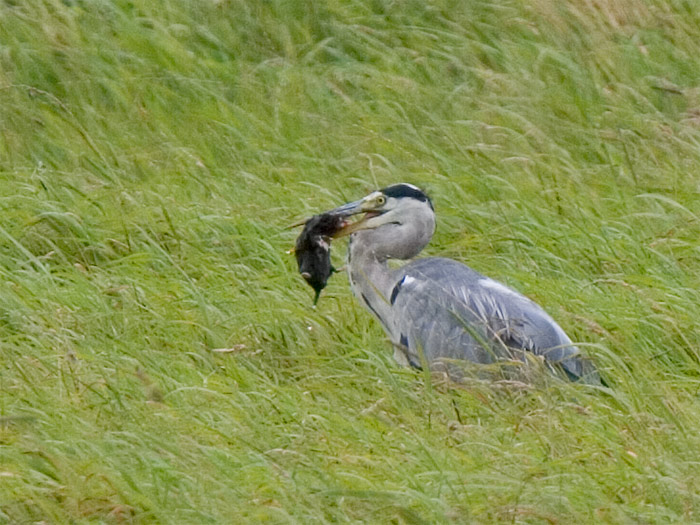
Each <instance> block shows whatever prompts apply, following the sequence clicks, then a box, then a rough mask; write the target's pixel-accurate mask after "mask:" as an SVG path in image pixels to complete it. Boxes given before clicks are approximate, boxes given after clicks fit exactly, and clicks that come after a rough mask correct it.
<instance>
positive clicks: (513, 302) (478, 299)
mask: <svg viewBox="0 0 700 525" xmlns="http://www.w3.org/2000/svg"><path fill="white" fill-rule="evenodd" d="M397 277H398V279H397V283H396V285H395V286H394V288H393V290H392V293H391V296H390V298H389V299H390V302H391V306H392V313H393V316H392V318H393V321H394V322H393V326H392V332H393V333H392V336H393V337H394V339H395V343H398V344H399V345H400V346H401V347H402V348H404V349H405V351H406V352H407V357H408V359H409V362H411V363H412V364H414V365H418V364H419V363H420V362H421V360H422V358H424V359H425V360H426V361H427V362H428V363H430V362H433V361H435V360H437V359H440V358H448V359H466V360H469V361H473V362H476V363H492V362H494V361H496V360H497V359H501V358H518V357H522V356H521V355H520V356H519V352H522V351H528V352H532V353H533V354H535V355H541V356H544V358H545V359H546V361H547V362H549V363H558V364H559V365H560V366H561V367H562V369H563V370H564V371H565V372H566V373H567V375H569V376H570V377H572V378H575V379H578V378H581V377H583V376H587V375H592V374H595V370H594V368H593V367H592V365H591V364H590V363H588V362H587V361H586V360H585V359H582V358H580V356H579V350H578V348H576V346H575V345H574V344H573V343H572V342H571V340H570V339H569V337H567V335H566V334H565V333H564V331H563V330H562V329H561V328H560V327H559V325H558V324H557V323H556V322H555V321H554V320H553V319H552V318H551V317H550V316H549V315H548V314H547V313H546V312H545V311H544V310H543V309H542V308H541V307H539V306H538V305H537V304H536V303H534V302H533V301H531V300H530V299H528V298H526V297H525V296H523V295H521V294H519V293H518V292H516V291H514V290H512V289H510V288H508V287H507V286H505V285H503V284H500V283H498V282H496V281H494V280H492V279H489V278H488V277H484V276H483V275H481V274H479V273H478V272H475V271H474V270H472V269H471V268H469V267H467V266H465V265H463V264H461V263H458V262H456V261H452V260H450V259H442V258H427V259H419V260H417V261H414V262H412V263H409V264H407V265H405V266H403V267H402V268H401V269H400V270H398V271H397ZM421 354H422V356H421ZM596 378H597V375H596ZM593 382H596V379H595V378H593Z"/></svg>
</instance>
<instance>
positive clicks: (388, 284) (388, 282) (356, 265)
mask: <svg viewBox="0 0 700 525" xmlns="http://www.w3.org/2000/svg"><path fill="white" fill-rule="evenodd" d="M386 260H387V257H386V256H384V255H383V254H378V253H376V251H374V250H373V249H372V247H371V246H370V245H369V244H368V243H366V242H364V241H363V237H362V236H361V235H353V237H352V239H351V241H350V245H349V247H348V277H349V278H350V286H351V288H352V291H353V293H354V294H355V296H357V298H358V299H360V301H362V302H363V303H365V304H366V305H367V306H368V307H369V308H370V309H371V310H373V312H374V314H375V315H376V316H377V317H379V319H380V321H382V324H384V323H385V320H388V319H390V316H389V315H388V312H389V309H390V306H391V303H390V297H391V291H392V289H393V286H394V284H395V283H394V281H395V280H396V279H395V278H394V277H393V273H394V272H393V271H392V270H391V269H390V268H389V265H388V264H387V262H386ZM385 328H387V329H389V327H388V326H386V324H385Z"/></svg>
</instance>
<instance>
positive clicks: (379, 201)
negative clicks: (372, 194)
mask: <svg viewBox="0 0 700 525" xmlns="http://www.w3.org/2000/svg"><path fill="white" fill-rule="evenodd" d="M376 202H377V206H384V204H385V203H386V197H385V196H384V195H379V196H378V197H377V200H376Z"/></svg>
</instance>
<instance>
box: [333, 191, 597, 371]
mask: <svg viewBox="0 0 700 525" xmlns="http://www.w3.org/2000/svg"><path fill="white" fill-rule="evenodd" d="M421 196H423V198H422V197H421ZM338 210H343V213H350V212H352V213H358V212H359V211H368V212H369V214H368V217H369V218H365V219H363V221H360V223H359V224H358V225H357V226H356V227H355V228H354V229H353V230H354V233H352V236H351V240H350V247H349V250H348V259H349V262H348V271H349V278H350V284H351V287H352V290H353V292H354V294H355V295H356V296H357V297H358V298H359V299H360V301H362V303H363V304H364V305H365V306H366V307H367V308H368V309H369V310H370V311H371V312H372V313H373V314H374V315H375V316H376V317H377V318H378V320H379V321H380V323H381V324H382V326H383V328H384V330H385V331H386V333H387V335H388V336H389V338H390V339H391V341H392V343H393V344H394V346H395V347H396V348H397V351H396V352H395V356H396V358H397V360H399V361H400V362H402V363H403V364H408V365H412V366H416V367H420V366H422V365H423V364H427V365H428V366H434V365H435V364H436V363H438V362H444V361H445V360H448V361H449V360H466V361H471V362H474V363H483V364H489V363H494V362H496V361H499V360H502V359H516V360H525V353H528V352H529V353H531V354H534V355H537V356H542V357H543V358H544V360H545V362H546V363H548V364H549V365H551V366H553V367H556V368H561V369H562V370H563V371H564V372H565V373H566V375H567V376H568V377H570V378H571V379H581V378H583V379H584V380H586V381H588V382H591V383H598V382H599V378H598V375H597V372H596V370H595V368H594V367H593V365H592V364H591V363H590V362H589V361H587V360H586V359H585V358H583V357H581V356H580V354H579V350H578V348H577V347H576V346H575V345H574V344H573V343H572V342H571V339H569V337H568V336H567V335H566V334H565V333H564V331H563V330H562V329H561V327H560V326H559V325H558V324H557V323H556V322H555V321H554V320H553V319H552V318H551V317H550V316H549V315H548V314H547V313H546V312H545V311H544V310H543V309H542V308H541V307H540V306H538V305H537V304H536V303H534V302H533V301H531V300H530V299H528V298H526V297H525V296H523V295H521V294H520V293H518V292H516V291H515V290H512V289H511V288H509V287H507V286H505V285H503V284H501V283H499V282H497V281H494V280H493V279H490V278H488V277H485V276H483V275H481V274H480V273H478V272H476V271H474V270H472V269H471V268H469V267H468V266H465V265H464V264H461V263H459V262H457V261H453V260H451V259H445V258H436V257H429V258H423V259H417V260H414V261H412V262H409V263H407V264H405V265H404V266H402V267H400V268H397V269H391V268H390V267H389V265H388V262H387V261H388V260H389V259H400V260H406V259H410V258H412V257H415V256H416V255H417V254H418V253H419V252H420V251H421V250H422V249H423V247H424V246H425V245H426V244H427V243H428V242H429V241H430V238H431V237H432V235H433V232H434V230H435V214H434V211H433V208H432V203H431V202H430V199H428V198H427V197H425V195H424V194H423V193H422V192H420V190H418V188H415V186H411V185H406V184H399V185H395V186H390V187H389V188H385V189H384V190H381V191H380V192H375V193H373V194H371V195H369V196H368V197H366V198H365V199H363V200H362V201H358V202H357V203H351V204H349V205H346V206H345V207H342V208H338Z"/></svg>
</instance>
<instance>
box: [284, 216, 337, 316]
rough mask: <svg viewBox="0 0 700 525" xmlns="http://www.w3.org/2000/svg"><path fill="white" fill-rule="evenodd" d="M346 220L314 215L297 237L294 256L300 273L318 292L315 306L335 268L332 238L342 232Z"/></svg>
mask: <svg viewBox="0 0 700 525" xmlns="http://www.w3.org/2000/svg"><path fill="white" fill-rule="evenodd" d="M344 224H345V220H344V219H343V218H342V217H339V216H337V215H331V214H329V213H322V214H320V215H314V216H313V217H311V218H310V219H309V220H308V221H306V225H305V226H304V229H303V231H302V232H301V234H300V235H299V237H297V242H296V245H295V247H294V255H295V256H296V259H297V265H298V266H299V273H300V274H301V276H302V277H303V278H304V279H305V280H306V282H307V283H308V284H309V286H311V288H313V289H314V290H315V291H316V296H315V297H314V304H316V302H317V301H318V298H319V296H320V295H321V290H323V289H324V288H325V287H326V283H327V282H328V279H329V278H330V276H331V274H332V273H333V272H335V268H333V266H332V265H331V236H332V235H333V234H334V233H335V232H337V231H338V230H340V229H341V228H342V227H343V226H344Z"/></svg>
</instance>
